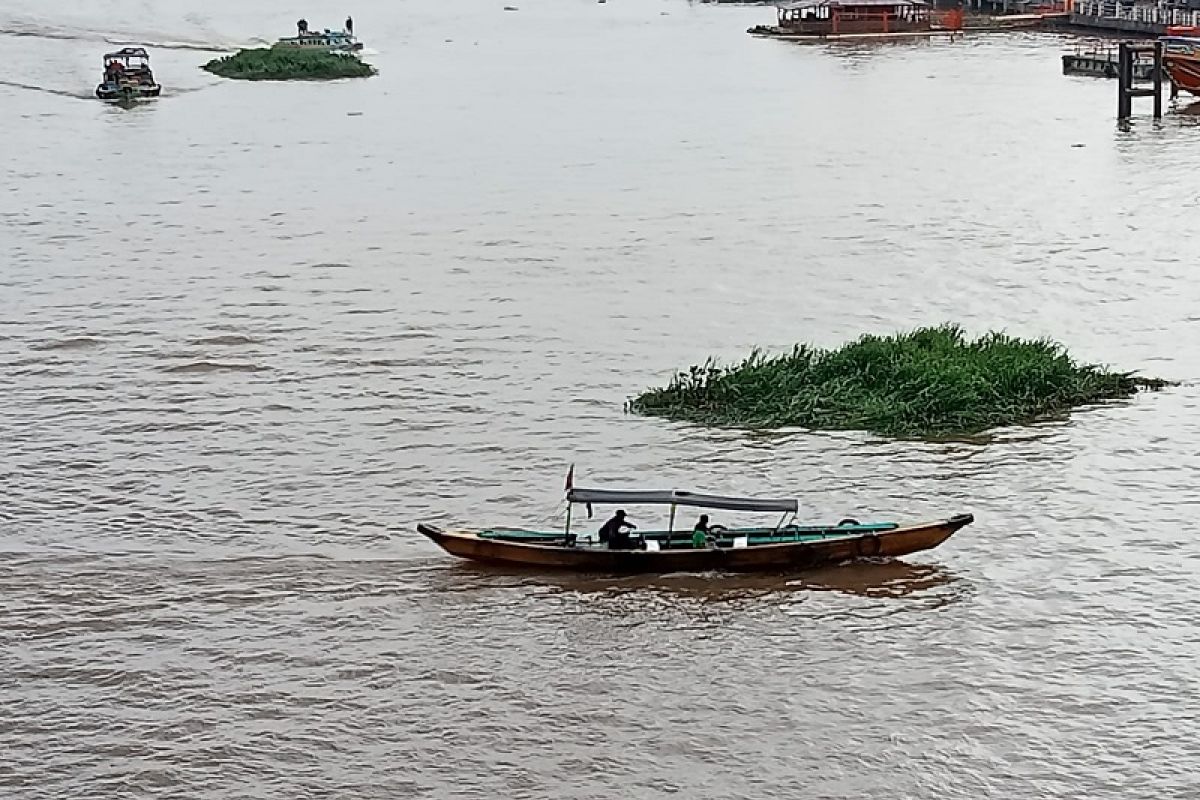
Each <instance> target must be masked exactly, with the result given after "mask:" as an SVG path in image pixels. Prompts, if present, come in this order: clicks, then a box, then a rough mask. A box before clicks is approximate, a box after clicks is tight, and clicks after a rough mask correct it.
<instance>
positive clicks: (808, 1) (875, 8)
mask: <svg viewBox="0 0 1200 800" xmlns="http://www.w3.org/2000/svg"><path fill="white" fill-rule="evenodd" d="M930 12H931V9H930V6H929V4H928V3H926V2H924V0H793V2H789V3H783V4H781V5H779V6H777V8H776V14H777V20H776V22H777V24H775V25H756V26H755V27H753V28H750V29H749V30H748V31H746V32H747V33H749V34H752V35H754V36H766V37H771V38H776V39H796V40H804V39H813V40H821V39H830V38H870V37H883V36H929V35H933V34H935V33H938V32H939V30H938V28H936V27H935V26H934V24H933V17H932V14H931V13H930Z"/></svg>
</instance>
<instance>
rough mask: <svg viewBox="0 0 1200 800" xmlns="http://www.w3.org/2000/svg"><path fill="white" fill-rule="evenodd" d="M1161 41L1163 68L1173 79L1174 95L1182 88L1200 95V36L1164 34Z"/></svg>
mask: <svg viewBox="0 0 1200 800" xmlns="http://www.w3.org/2000/svg"><path fill="white" fill-rule="evenodd" d="M1172 30H1175V29H1172ZM1159 41H1160V42H1162V43H1163V70H1165V71H1166V73H1167V77H1169V78H1170V79H1171V87H1172V96H1174V95H1175V94H1177V93H1178V92H1179V90H1180V89H1182V90H1184V91H1185V92H1190V93H1191V94H1194V95H1200V37H1197V36H1162V37H1160V38H1159Z"/></svg>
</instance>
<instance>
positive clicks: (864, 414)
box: [627, 325, 1168, 436]
mask: <svg viewBox="0 0 1200 800" xmlns="http://www.w3.org/2000/svg"><path fill="white" fill-rule="evenodd" d="M1166 385H1168V382H1167V381H1164V380H1159V379H1157V378H1143V377H1139V376H1137V375H1135V374H1134V373H1132V372H1110V371H1108V370H1107V369H1105V368H1102V367H1099V366H1096V365H1091V364H1088V365H1081V364H1079V363H1077V362H1076V361H1075V360H1074V359H1073V358H1072V357H1071V356H1070V355H1068V353H1067V352H1066V350H1065V348H1064V347H1063V346H1062V345H1061V344H1058V343H1057V342H1053V341H1050V340H1046V339H1037V340H1025V339H1018V338H1016V337H1013V336H1007V335H1005V334H1003V333H995V332H993V333H988V334H986V335H984V336H981V337H979V338H978V339H974V340H971V339H969V338H968V337H967V336H966V334H965V333H964V331H963V329H962V328H961V327H960V326H958V325H942V326H939V327H931V328H920V329H917V330H915V331H912V332H910V333H900V334H895V335H892V336H863V337H861V338H859V339H858V340H857V341H854V342H851V343H849V344H846V345H843V346H842V347H840V348H837V349H835V350H823V349H820V348H816V347H812V346H809V345H804V344H802V345H797V346H796V347H795V348H793V349H792V351H791V352H790V353H786V354H782V355H775V356H768V355H766V354H765V353H763V352H762V351H760V350H755V351H753V352H752V353H751V354H750V356H749V357H748V358H746V359H745V360H744V361H742V362H741V363H740V364H735V365H733V366H729V367H722V366H720V365H718V364H717V363H716V362H715V361H713V360H712V359H709V360H708V361H706V362H705V363H704V364H703V365H701V366H693V367H691V368H690V369H689V370H687V371H686V372H680V373H678V374H676V375H675V377H674V378H673V379H672V380H671V382H670V384H668V385H667V386H666V387H665V388H661V389H650V390H648V391H645V392H643V393H642V394H640V395H638V396H637V397H635V398H633V399H632V400H630V401H629V402H628V403H627V410H629V411H632V412H635V413H638V414H645V415H650V416H658V417H665V418H667V419H673V420H683V421H687V422H694V423H699V424H702V425H712V426H723V427H742V428H758V429H765V428H780V427H792V426H797V427H804V428H811V429H825V430H865V431H871V432H873V433H878V434H883V435H887V436H946V435H959V434H973V433H979V432H981V431H984V430H987V429H989V428H995V427H1000V426H1005V425H1014V424H1020V423H1027V422H1031V421H1034V420H1037V419H1039V418H1043V417H1049V416H1056V415H1061V414H1063V413H1064V412H1066V411H1069V410H1070V409H1073V408H1078V407H1080V406H1085V405H1089V404H1094V403H1099V402H1102V401H1105V400H1113V399H1117V398H1124V397H1129V396H1130V395H1133V394H1135V393H1136V392H1138V391H1139V390H1141V389H1161V388H1162V387H1164V386H1166Z"/></svg>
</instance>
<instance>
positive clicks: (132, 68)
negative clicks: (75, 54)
mask: <svg viewBox="0 0 1200 800" xmlns="http://www.w3.org/2000/svg"><path fill="white" fill-rule="evenodd" d="M160 93H162V87H161V86H159V85H158V83H157V82H156V81H155V80H154V73H153V72H151V71H150V54H149V53H147V52H146V49H145V48H143V47H125V48H122V49H121V50H117V51H116V52H114V53H106V54H105V56H104V76H103V78H102V80H101V81H100V85H99V86H97V87H96V97H99V98H100V99H101V100H105V101H108V102H128V101H132V100H138V99H142V98H146V97H158V96H159V94H160Z"/></svg>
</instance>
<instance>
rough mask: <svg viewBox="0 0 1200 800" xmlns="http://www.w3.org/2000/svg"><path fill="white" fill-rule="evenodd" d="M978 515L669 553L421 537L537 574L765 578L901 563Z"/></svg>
mask: <svg viewBox="0 0 1200 800" xmlns="http://www.w3.org/2000/svg"><path fill="white" fill-rule="evenodd" d="M974 519H975V518H974V517H973V516H972V515H970V514H960V515H958V516H955V517H951V518H949V519H944V520H937V521H933V522H925V523H920V524H916V525H908V526H902V527H896V528H892V529H890V530H880V531H877V532H876V531H867V532H855V533H850V534H844V535H839V534H834V535H830V536H828V537H825V538H817V539H807V540H804V541H795V542H783V543H777V544H760V545H753V546H749V547H717V548H704V549H670V550H608V549H604V548H595V547H565V546H563V545H562V543H561V542H560V543H557V544H545V543H542V544H539V543H529V542H517V541H506V540H502V539H496V538H488V537H483V536H481V535H480V534H479V532H478V531H449V530H443V529H442V528H440V527H438V526H436V525H428V524H424V523H422V524H420V525H418V526H417V531H418V532H419V533H421V534H423V535H424V536H426V537H428V538H429V539H430V540H431V541H433V542H434V543H435V544H437V545H438V546H439V547H441V548H442V549H443V550H445V551H446V552H447V553H450V554H451V555H454V556H458V557H459V558H466V559H470V560H472V561H482V562H487V563H492V564H504V565H509V566H522V567H533V568H538V569H547V570H550V569H553V570H572V571H576V572H605V573H668V572H707V571H713V570H717V571H729V572H766V571H786V570H796V569H805V568H809V567H815V566H820V565H822V564H830V563H838V562H844V561H852V560H854V559H858V558H896V557H899V556H905V555H909V554H910V553H917V552H920V551H922V550H929V549H931V548H934V547H937V546H938V545H939V544H941V543H942V542H944V541H946V540H947V539H949V538H950V537H951V536H952V535H953V534H954V533H955V532H956V531H958V530H959V529H960V528H962V527H964V526H966V525H969V524H971V523H972V522H973V521H974Z"/></svg>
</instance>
